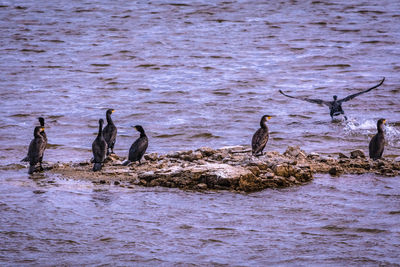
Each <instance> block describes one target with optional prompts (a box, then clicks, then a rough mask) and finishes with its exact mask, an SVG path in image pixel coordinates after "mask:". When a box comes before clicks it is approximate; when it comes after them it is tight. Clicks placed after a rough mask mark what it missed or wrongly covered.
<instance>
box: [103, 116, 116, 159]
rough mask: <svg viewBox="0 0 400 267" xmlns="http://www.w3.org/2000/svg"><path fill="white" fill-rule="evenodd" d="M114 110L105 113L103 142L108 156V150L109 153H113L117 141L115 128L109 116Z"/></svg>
mask: <svg viewBox="0 0 400 267" xmlns="http://www.w3.org/2000/svg"><path fill="white" fill-rule="evenodd" d="M114 111H115V110H114V109H108V110H107V112H106V118H107V125H106V127H104V129H103V136H104V140H106V142H107V145H108V148H107V155H109V154H110V151H109V149H111V153H114V144H115V140H116V139H117V127H115V125H114V122H113V121H112V119H111V114H112V113H113V112H114Z"/></svg>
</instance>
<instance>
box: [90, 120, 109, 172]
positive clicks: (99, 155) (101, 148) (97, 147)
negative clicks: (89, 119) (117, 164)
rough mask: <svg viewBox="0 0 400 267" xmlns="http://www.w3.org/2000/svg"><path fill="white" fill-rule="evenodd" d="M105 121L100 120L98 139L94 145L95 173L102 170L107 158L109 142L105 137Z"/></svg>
mask: <svg viewBox="0 0 400 267" xmlns="http://www.w3.org/2000/svg"><path fill="white" fill-rule="evenodd" d="M103 124H104V121H103V119H100V120H99V132H98V134H97V137H96V139H95V140H94V141H93V143H92V152H93V158H94V159H93V163H94V165H93V171H99V170H101V165H102V163H103V162H104V160H105V159H106V156H107V142H106V140H104V137H103V131H102V129H103Z"/></svg>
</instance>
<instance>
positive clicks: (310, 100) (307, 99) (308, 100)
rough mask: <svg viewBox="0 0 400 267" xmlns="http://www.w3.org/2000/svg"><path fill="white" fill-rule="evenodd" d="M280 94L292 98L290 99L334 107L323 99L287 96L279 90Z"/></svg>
mask: <svg viewBox="0 0 400 267" xmlns="http://www.w3.org/2000/svg"><path fill="white" fill-rule="evenodd" d="M279 93H281V94H282V95H284V96H287V97H290V98H294V99H299V100H303V101H307V102H310V103H315V104H323V105H327V106H328V107H330V106H332V104H331V102H328V101H324V100H322V99H313V98H305V97H294V96H290V95H287V94H285V93H284V92H282V90H279Z"/></svg>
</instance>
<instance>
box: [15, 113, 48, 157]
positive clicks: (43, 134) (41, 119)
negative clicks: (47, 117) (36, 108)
mask: <svg viewBox="0 0 400 267" xmlns="http://www.w3.org/2000/svg"><path fill="white" fill-rule="evenodd" d="M38 120H39V123H40V126H41V127H42V128H43V129H44V119H43V118H42V117H39V118H38ZM40 134H41V135H42V136H43V138H44V142H45V144H44V146H45V147H46V146H47V135H46V132H45V131H44V130H43V131H42V132H40ZM21 161H29V155H26V157H25V158H23V159H22V160H21Z"/></svg>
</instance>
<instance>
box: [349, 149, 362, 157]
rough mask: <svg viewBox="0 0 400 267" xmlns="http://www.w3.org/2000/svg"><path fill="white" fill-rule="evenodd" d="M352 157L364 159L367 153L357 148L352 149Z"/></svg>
mask: <svg viewBox="0 0 400 267" xmlns="http://www.w3.org/2000/svg"><path fill="white" fill-rule="evenodd" d="M350 158H352V159H356V158H363V159H365V154H364V152H363V151H361V150H359V149H357V150H354V151H351V152H350Z"/></svg>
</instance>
